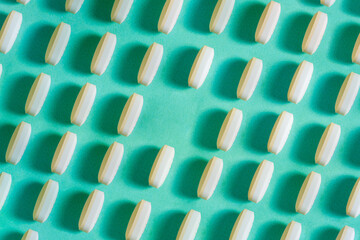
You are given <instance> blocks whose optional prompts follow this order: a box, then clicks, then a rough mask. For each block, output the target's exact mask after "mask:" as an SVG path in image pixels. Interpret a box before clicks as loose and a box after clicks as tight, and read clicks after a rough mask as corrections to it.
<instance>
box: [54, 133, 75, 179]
mask: <svg viewBox="0 0 360 240" xmlns="http://www.w3.org/2000/svg"><path fill="white" fill-rule="evenodd" d="M76 142H77V136H76V134H75V133H72V132H66V133H65V134H64V135H63V136H62V138H61V140H60V142H59V144H58V146H57V147H56V151H55V154H54V157H53V159H52V162H51V171H52V172H54V173H57V174H59V175H61V174H63V173H64V172H65V170H66V168H67V167H68V165H69V163H70V160H71V158H72V155H73V153H74V150H75V147H76Z"/></svg>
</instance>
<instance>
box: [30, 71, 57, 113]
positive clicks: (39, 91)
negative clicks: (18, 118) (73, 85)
mask: <svg viewBox="0 0 360 240" xmlns="http://www.w3.org/2000/svg"><path fill="white" fill-rule="evenodd" d="M50 84H51V77H50V76H49V75H47V74H45V73H40V75H39V76H38V77H37V78H36V79H35V81H34V83H33V85H32V87H31V89H30V92H29V95H28V98H27V100H26V104H25V112H26V113H27V114H30V115H32V116H36V115H37V114H38V113H39V112H40V110H41V108H42V106H43V105H44V102H45V99H46V97H47V95H48V92H49V89H50Z"/></svg>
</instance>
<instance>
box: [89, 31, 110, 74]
mask: <svg viewBox="0 0 360 240" xmlns="http://www.w3.org/2000/svg"><path fill="white" fill-rule="evenodd" d="M115 46H116V35H115V34H112V33H109V32H107V33H105V35H104V36H103V37H102V38H101V39H100V42H99V44H98V45H97V47H96V50H95V53H94V56H93V59H92V61H91V72H92V73H95V74H97V75H99V76H101V75H102V74H103V73H104V72H105V70H106V68H107V66H108V65H109V63H110V60H111V57H112V55H113V53H114V50H115Z"/></svg>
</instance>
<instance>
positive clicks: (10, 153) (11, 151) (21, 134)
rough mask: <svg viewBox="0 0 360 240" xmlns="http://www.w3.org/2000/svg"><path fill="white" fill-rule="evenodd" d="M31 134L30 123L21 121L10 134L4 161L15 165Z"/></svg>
mask: <svg viewBox="0 0 360 240" xmlns="http://www.w3.org/2000/svg"><path fill="white" fill-rule="evenodd" d="M30 135H31V125H30V124H29V123H26V122H21V123H20V124H19V125H18V126H17V127H16V128H15V131H14V133H13V135H12V136H11V139H10V142H9V145H8V148H7V150H6V157H5V158H6V161H7V162H8V163H11V164H14V165H16V164H17V163H18V162H19V161H20V160H21V158H22V156H23V154H24V152H25V149H26V147H27V145H28V143H29V139H30Z"/></svg>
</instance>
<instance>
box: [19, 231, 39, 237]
mask: <svg viewBox="0 0 360 240" xmlns="http://www.w3.org/2000/svg"><path fill="white" fill-rule="evenodd" d="M38 239H39V233H38V232H36V231H34V230H31V229H29V230H28V231H27V232H26V233H25V234H24V236H23V237H22V238H21V240H38Z"/></svg>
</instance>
